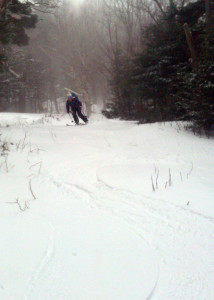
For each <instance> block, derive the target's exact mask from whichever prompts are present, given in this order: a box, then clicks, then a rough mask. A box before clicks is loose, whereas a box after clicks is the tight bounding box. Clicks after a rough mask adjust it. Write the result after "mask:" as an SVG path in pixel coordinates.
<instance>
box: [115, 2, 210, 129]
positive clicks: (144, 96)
mask: <svg viewBox="0 0 214 300" xmlns="http://www.w3.org/2000/svg"><path fill="white" fill-rule="evenodd" d="M172 2H173V1H172ZM185 23H186V24H188V28H189V30H190V34H191V36H192V40H193V43H194V45H193V46H194V48H195V49H194V50H195V53H196V55H197V57H196V59H195V61H193V57H192V56H191V49H190V47H189V44H188V41H187V38H186V35H185V30H184V24H185ZM213 37H214V34H213V31H212V30H209V31H207V26H206V16H205V3H204V1H203V0H199V1H196V2H194V3H190V4H187V5H186V6H184V7H182V8H179V7H176V6H175V5H171V6H170V7H168V8H167V10H166V12H165V14H164V16H163V15H161V16H160V17H159V18H158V20H157V22H154V23H150V24H149V25H147V26H146V27H144V29H143V32H142V40H143V44H142V48H143V50H142V51H141V53H139V54H138V55H136V57H135V58H134V59H133V58H132V59H131V60H130V58H128V57H127V58H124V57H122V55H121V56H120V60H119V62H118V61H117V64H115V65H114V67H115V69H116V70H115V72H114V77H113V80H112V81H111V85H112V89H113V93H114V99H113V102H112V103H111V110H112V113H113V115H118V116H120V117H122V118H124V119H136V120H139V121H140V122H141V123H146V122H155V121H169V120H170V121H171V120H191V121H193V128H194V130H195V131H197V132H201V131H205V132H206V133H207V134H209V132H210V131H211V129H212V128H213V126H214V99H213V95H214V79H213V78H214V77H213V74H214V63H213V57H214V46H213V45H214V38H213Z"/></svg>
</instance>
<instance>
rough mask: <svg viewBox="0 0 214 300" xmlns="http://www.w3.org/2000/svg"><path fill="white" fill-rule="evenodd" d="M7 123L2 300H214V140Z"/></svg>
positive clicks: (9, 118)
mask: <svg viewBox="0 0 214 300" xmlns="http://www.w3.org/2000/svg"><path fill="white" fill-rule="evenodd" d="M68 122H70V121H69V118H68V115H64V116H54V118H50V117H45V116H43V115H33V114H31V115H30V114H12V113H11V114H8V113H1V114H0V147H1V148H2V150H1V151H0V152H2V155H1V156H0V299H2V300H24V299H26V300H76V299H78V300H143V299H156V300H190V299H194V300H202V299H203V300H213V299H214V284H213V283H214V252H213V249H214V222H213V216H214V184H213V183H214V140H213V139H207V138H205V137H198V136H194V135H193V134H192V133H190V132H187V131H184V130H183V129H182V125H181V124H175V123H172V124H170V123H166V124H152V125H137V124H135V123H134V122H125V121H119V120H106V119H105V118H104V117H102V116H101V115H99V114H94V115H93V116H91V118H90V123H89V124H88V125H87V126H69V127H68V126H66V123H68Z"/></svg>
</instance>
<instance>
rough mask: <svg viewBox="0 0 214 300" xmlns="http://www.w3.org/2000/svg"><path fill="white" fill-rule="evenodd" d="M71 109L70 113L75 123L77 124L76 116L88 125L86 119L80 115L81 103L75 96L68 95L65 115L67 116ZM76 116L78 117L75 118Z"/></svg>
mask: <svg viewBox="0 0 214 300" xmlns="http://www.w3.org/2000/svg"><path fill="white" fill-rule="evenodd" d="M70 108H71V113H72V115H73V118H74V121H75V123H76V124H77V125H78V124H79V118H78V116H79V117H80V118H81V119H82V120H83V121H84V122H85V123H88V119H87V117H86V116H84V115H83V114H82V111H81V110H82V103H81V102H80V100H79V99H78V97H77V95H76V94H74V93H72V94H71V95H68V99H67V102H66V109H67V113H68V114H69V111H70ZM77 115H78V116H77Z"/></svg>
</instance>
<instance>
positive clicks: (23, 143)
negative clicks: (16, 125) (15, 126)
mask: <svg viewBox="0 0 214 300" xmlns="http://www.w3.org/2000/svg"><path fill="white" fill-rule="evenodd" d="M26 137H27V133H26V132H25V136H24V139H23V142H22V151H23V150H24V148H25V146H26V145H25V140H26Z"/></svg>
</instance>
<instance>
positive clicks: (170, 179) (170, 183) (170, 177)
mask: <svg viewBox="0 0 214 300" xmlns="http://www.w3.org/2000/svg"><path fill="white" fill-rule="evenodd" d="M171 185H172V175H171V170H170V168H169V186H171Z"/></svg>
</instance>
